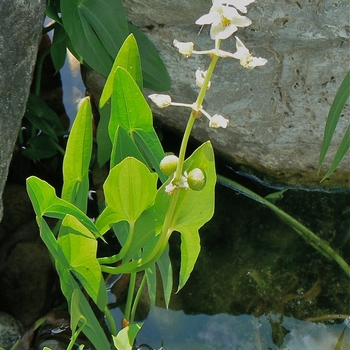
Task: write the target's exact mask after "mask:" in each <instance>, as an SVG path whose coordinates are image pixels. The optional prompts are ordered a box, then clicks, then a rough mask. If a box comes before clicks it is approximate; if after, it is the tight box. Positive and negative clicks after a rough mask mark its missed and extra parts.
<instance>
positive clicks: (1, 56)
mask: <svg viewBox="0 0 350 350" xmlns="http://www.w3.org/2000/svg"><path fill="white" fill-rule="evenodd" d="M45 6H46V1H44V0H2V1H1V3H0V18H1V21H0V108H1V113H0V221H1V218H2V201H1V197H2V192H3V188H4V185H5V182H6V179H7V174H8V168H9V164H10V161H11V157H12V152H13V147H14V145H15V141H16V138H17V135H18V130H19V127H20V124H21V118H22V116H23V114H24V110H25V106H26V102H27V98H28V94H29V88H30V84H31V81H32V75H33V69H34V65H35V60H36V55H37V51H38V45H39V39H40V38H41V29H42V24H43V19H44V12H45Z"/></svg>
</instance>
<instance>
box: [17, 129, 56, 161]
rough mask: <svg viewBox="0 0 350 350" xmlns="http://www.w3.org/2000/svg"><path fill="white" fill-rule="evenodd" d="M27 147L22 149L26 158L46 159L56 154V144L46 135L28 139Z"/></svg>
mask: <svg viewBox="0 0 350 350" xmlns="http://www.w3.org/2000/svg"><path fill="white" fill-rule="evenodd" d="M28 143H29V147H27V148H25V149H23V150H22V154H23V155H24V156H25V157H27V158H28V159H33V160H36V159H46V158H51V157H53V156H55V155H56V154H57V148H58V144H57V143H56V141H55V140H54V139H53V138H52V137H50V136H47V135H39V136H35V137H32V138H30V139H29V141H28Z"/></svg>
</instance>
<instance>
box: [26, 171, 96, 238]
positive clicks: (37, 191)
mask: <svg viewBox="0 0 350 350" xmlns="http://www.w3.org/2000/svg"><path fill="white" fill-rule="evenodd" d="M27 192H28V195H29V198H30V200H31V202H32V205H33V208H34V211H35V214H36V215H37V216H38V217H42V216H48V217H51V218H55V219H64V217H65V216H66V215H67V214H70V215H72V216H74V217H76V218H77V219H78V220H79V221H80V222H81V223H82V224H83V225H84V226H85V227H86V228H88V230H89V231H91V232H92V233H93V234H94V235H95V237H98V238H102V236H101V234H100V232H99V230H98V229H97V228H96V226H95V225H94V223H93V222H92V221H91V219H90V218H88V217H87V216H86V215H85V213H83V212H82V211H81V210H80V209H78V208H77V207H76V206H74V205H73V204H71V203H69V202H67V201H65V200H63V199H61V198H58V197H57V196H56V193H55V189H54V188H53V187H52V186H51V185H49V184H48V183H47V182H45V181H44V180H41V179H39V178H37V177H35V176H30V177H29V178H28V179H27ZM102 239H103V238H102Z"/></svg>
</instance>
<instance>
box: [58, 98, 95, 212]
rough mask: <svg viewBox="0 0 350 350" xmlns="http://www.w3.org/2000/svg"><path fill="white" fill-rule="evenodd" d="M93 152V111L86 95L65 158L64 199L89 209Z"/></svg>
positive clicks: (70, 136) (70, 135)
mask: <svg viewBox="0 0 350 350" xmlns="http://www.w3.org/2000/svg"><path fill="white" fill-rule="evenodd" d="M91 152H92V111H91V105H90V99H89V98H88V97H86V98H85V99H84V100H83V102H82V104H81V106H80V108H79V111H78V114H77V116H76V118H75V120H74V124H73V126H72V129H71V132H70V134H69V138H68V142H67V148H66V153H65V156H64V160H63V189H62V199H64V200H66V201H68V202H70V203H72V204H75V205H76V206H77V207H78V208H79V209H81V210H82V211H83V212H86V210H87V199H88V191H89V165H90V160H91Z"/></svg>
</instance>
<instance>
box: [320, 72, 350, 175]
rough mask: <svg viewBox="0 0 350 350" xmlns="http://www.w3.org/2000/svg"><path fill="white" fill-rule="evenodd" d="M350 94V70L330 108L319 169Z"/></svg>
mask: <svg viewBox="0 0 350 350" xmlns="http://www.w3.org/2000/svg"><path fill="white" fill-rule="evenodd" d="M349 96H350V70H349V71H348V73H347V74H346V76H345V78H344V80H343V82H342V83H341V85H340V87H339V90H338V92H337V94H336V95H335V98H334V101H333V103H332V106H331V109H330V110H329V113H328V117H327V122H326V127H325V131H324V135H323V142H322V146H321V153H320V157H319V162H318V170H319V171H320V169H321V167H322V163H323V160H324V158H325V156H326V153H327V151H328V148H329V145H330V143H331V140H332V137H333V135H334V131H335V127H336V126H337V124H338V120H339V117H340V115H341V112H342V110H343V108H344V106H345V103H346V101H347V99H348V98H349Z"/></svg>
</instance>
